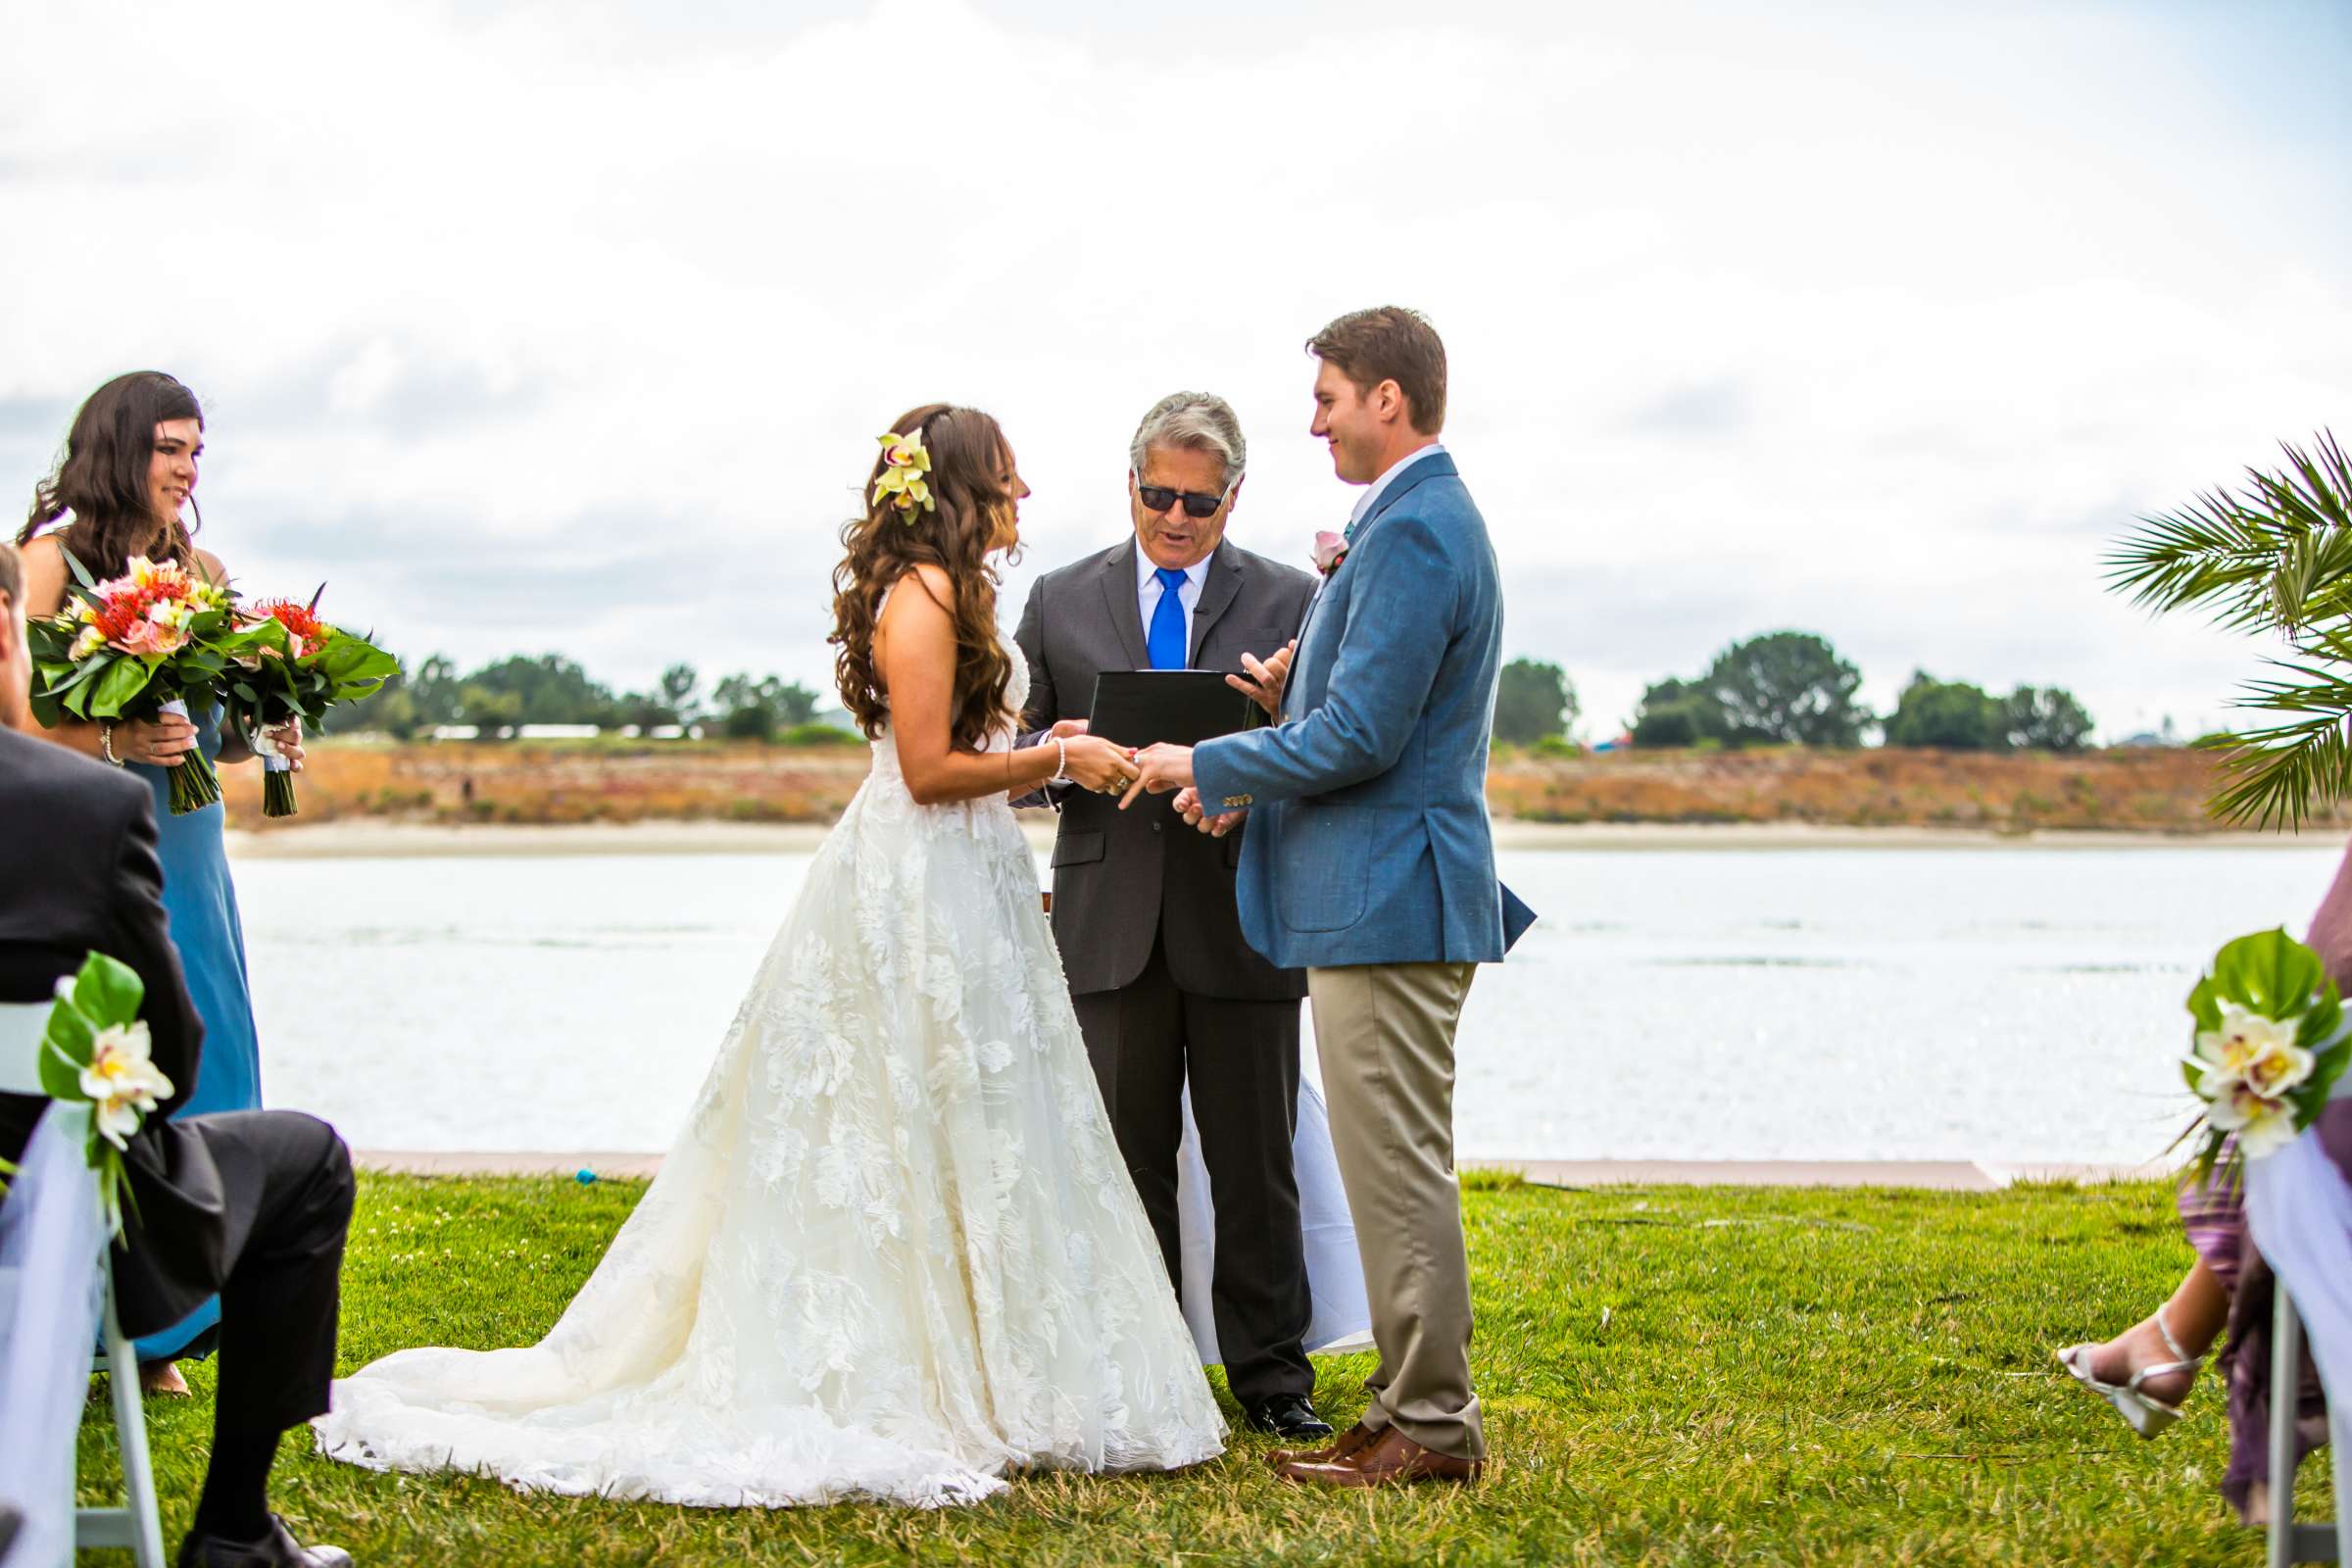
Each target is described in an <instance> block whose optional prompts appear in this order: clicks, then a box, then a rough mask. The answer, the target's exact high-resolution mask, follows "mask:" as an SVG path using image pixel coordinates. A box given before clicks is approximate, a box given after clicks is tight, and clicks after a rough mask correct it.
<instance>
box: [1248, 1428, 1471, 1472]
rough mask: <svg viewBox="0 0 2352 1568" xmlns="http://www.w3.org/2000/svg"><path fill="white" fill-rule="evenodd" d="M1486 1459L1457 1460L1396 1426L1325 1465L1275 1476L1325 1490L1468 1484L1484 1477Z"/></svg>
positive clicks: (1299, 1466)
mask: <svg viewBox="0 0 2352 1568" xmlns="http://www.w3.org/2000/svg"><path fill="white" fill-rule="evenodd" d="M1486 1468H1487V1462H1486V1461H1485V1460H1484V1459H1457V1458H1455V1457H1454V1456H1453V1455H1452V1454H1450V1453H1440V1452H1438V1451H1437V1450H1436V1449H1434V1448H1424V1447H1423V1446H1421V1445H1419V1444H1418V1443H1415V1442H1414V1441H1413V1440H1412V1439H1410V1438H1408V1437H1406V1436H1405V1435H1404V1434H1403V1433H1401V1432H1399V1431H1397V1429H1396V1428H1395V1427H1388V1428H1385V1429H1384V1430H1383V1431H1382V1432H1381V1433H1380V1434H1379V1435H1378V1436H1377V1437H1375V1438H1374V1439H1373V1440H1372V1441H1371V1442H1370V1443H1368V1444H1366V1445H1364V1446H1362V1447H1359V1448H1357V1449H1356V1450H1355V1451H1354V1452H1352V1453H1348V1454H1345V1455H1342V1456H1341V1457H1340V1458H1337V1459H1334V1460H1331V1461H1329V1462H1328V1463H1323V1464H1310V1463H1306V1462H1304V1461H1295V1462H1293V1463H1291V1464H1286V1465H1283V1466H1282V1467H1281V1468H1279V1469H1277V1470H1276V1471H1275V1472H1274V1473H1275V1474H1276V1475H1278V1476H1280V1477H1282V1479H1283V1480H1285V1481H1299V1482H1307V1483H1311V1484H1313V1485H1315V1486H1323V1487H1385V1486H1389V1485H1392V1484H1394V1485H1399V1486H1401V1485H1404V1484H1406V1483H1409V1482H1415V1481H1451V1482H1456V1483H1468V1482H1472V1481H1476V1480H1477V1479H1478V1478H1479V1477H1480V1476H1481V1475H1483V1474H1485V1472H1486Z"/></svg>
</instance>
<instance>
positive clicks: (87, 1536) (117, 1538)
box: [0, 1003, 165, 1568]
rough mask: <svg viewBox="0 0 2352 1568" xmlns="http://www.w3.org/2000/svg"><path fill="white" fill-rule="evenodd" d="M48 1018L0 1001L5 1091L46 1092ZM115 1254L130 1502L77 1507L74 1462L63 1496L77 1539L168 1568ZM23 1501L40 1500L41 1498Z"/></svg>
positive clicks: (111, 1333)
mask: <svg viewBox="0 0 2352 1568" xmlns="http://www.w3.org/2000/svg"><path fill="white" fill-rule="evenodd" d="M48 1020H49V1004H47V1003H38V1004H22V1003H0V1093H4V1094H14V1095H38V1094H42V1093H44V1091H43V1090H42V1088H41V1077H40V1052H41V1037H42V1035H43V1033H44V1032H45V1030H46V1028H47V1025H48ZM47 1114H48V1115H50V1116H61V1115H76V1116H80V1117H84V1118H86V1117H87V1116H88V1114H89V1113H88V1112H87V1111H73V1110H69V1109H68V1108H67V1107H65V1106H62V1105H59V1106H52V1107H51V1108H50V1110H49V1111H48V1113H47ZM90 1180H91V1182H92V1183H93V1184H95V1183H96V1181H97V1177H96V1176H95V1175H94V1174H93V1175H92V1176H91V1177H90ZM113 1253H114V1250H113V1248H112V1247H109V1248H108V1249H107V1260H104V1261H99V1262H98V1263H97V1266H98V1267H100V1268H103V1269H105V1271H106V1299H105V1307H104V1309H103V1317H102V1320H101V1322H102V1328H101V1333H102V1335H103V1338H104V1341H105V1347H106V1364H107V1371H108V1373H109V1376H108V1379H107V1381H108V1383H109V1384H110V1385H111V1386H112V1393H113V1396H114V1406H115V1436H116V1439H117V1441H118V1443H119V1445H120V1446H121V1447H122V1450H123V1491H124V1493H125V1494H126V1498H125V1502H126V1504H127V1505H126V1506H124V1507H120V1508H75V1507H74V1506H73V1484H72V1478H73V1468H72V1467H71V1466H68V1467H67V1471H66V1474H67V1487H66V1495H65V1496H64V1497H62V1498H60V1499H58V1502H59V1506H61V1507H62V1508H64V1509H70V1510H72V1512H73V1544H74V1545H77V1546H96V1547H108V1546H111V1547H117V1548H122V1547H127V1548H128V1549H129V1550H130V1551H131V1552H132V1553H134V1554H135V1555H136V1557H137V1559H138V1564H139V1568H164V1564H165V1559H164V1526H163V1519H162V1516H161V1515H160V1514H159V1513H158V1512H157V1510H156V1505H155V1473H154V1470H153V1469H152V1467H151V1466H150V1465H149V1463H148V1459H147V1418H146V1414H145V1412H144V1411H143V1410H142V1409H141V1408H140V1403H139V1362H138V1356H137V1354H136V1353H135V1352H134V1351H133V1350H132V1349H131V1346H130V1341H129V1340H127V1339H125V1338H123V1327H122V1324H121V1323H120V1322H119V1321H117V1319H116V1316H115V1282H114V1269H113V1267H112V1266H111V1259H112V1257H113ZM23 1500H24V1501H25V1502H27V1503H31V1504H34V1505H36V1506H37V1502H36V1500H35V1499H23ZM61 1517H62V1515H61ZM72 1563H73V1552H72V1551H71V1550H70V1549H69V1550H68V1552H67V1553H66V1557H65V1560H64V1568H72Z"/></svg>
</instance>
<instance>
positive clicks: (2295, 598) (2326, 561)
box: [2106, 430, 2352, 827]
mask: <svg viewBox="0 0 2352 1568" xmlns="http://www.w3.org/2000/svg"><path fill="white" fill-rule="evenodd" d="M2279 447H2280V450H2281V451H2282V452H2284V453H2285V455H2286V465H2285V466H2284V467H2282V468H2280V469H2278V471H2277V472H2273V473H2265V472H2263V471H2262V470H2261V469H2259V468H2248V469H2247V470H2246V486H2245V488H2244V489H2243V490H2242V491H2237V492H2233V491H2230V490H2227V489H2224V490H2217V491H2215V492H2213V493H2212V494H2210V495H2199V496H2197V497H2196V498H2195V500H2194V501H2192V502H2191V503H2190V504H2189V505H2188V506H2186V507H2183V508H2181V509H2180V511H2178V512H2170V513H2163V514H2160V515H2156V516H2153V517H2142V518H2140V519H2139V520H2140V527H2139V529H2138V530H2137V531H2136V532H2134V533H2132V534H2130V535H2128V536H2127V537H2126V538H2125V539H2124V540H2123V541H2122V542H2121V543H2120V544H2119V545H2118V546H2117V547H2116V549H2115V550H2114V551H2113V552H2112V553H2111V554H2110V555H2109V556H2108V557H2107V563H2106V564H2107V567H2108V578H2107V580H2108V584H2109V586H2110V587H2112V588H2114V589H2115V590H2116V591H2118V592H2122V593H2129V594H2131V598H2132V602H2133V603H2134V604H2137V605H2141V606H2143V607H2145V608H2146V609H2148V610H2150V611H2152V612H2153V613H2157V614H2164V613H2170V612H2173V611H2177V610H2186V609H2190V608H2192V607H2194V608H2201V609H2204V610H2206V611H2208V612H2210V613H2211V614H2212V616H2213V618H2214V620H2215V621H2216V622H2217V623H2218V624H2220V625H2222V626H2225V627H2229V628H2232V629H2236V630H2241V631H2252V632H2270V633H2272V634H2274V635H2276V636H2278V638H2280V639H2281V640H2282V641H2284V642H2285V643H2286V645H2287V646H2288V648H2289V649H2290V650H2292V655H2293V657H2292V658H2289V659H2283V660H2274V661H2272V662H2271V663H2272V666H2273V667H2274V668H2275V669H2277V670H2278V671H2279V672H2280V673H2279V676H2278V678H2274V679H2268V680H2256V681H2251V682H2248V683H2247V685H2246V687H2245V689H2244V691H2243V693H2242V695H2241V696H2240V698H2239V700H2238V706H2239V707H2241V708H2245V709H2249V710H2252V711H2256V712H2260V713H2268V714H2273V715H2276V716H2277V717H2278V719H2279V720H2280V721H2279V722H2276V723H2270V724H2264V725H2260V726H2257V727H2253V728H2247V729H2242V730H2235V731H2232V732H2230V733H2228V734H2223V735H2214V736H2209V737H2207V738H2206V739H2205V740H2202V741H2200V742H2198V743H2197V744H2198V745H2199V746H2202V747H2205V748H2207V749H2209V750H2214V751H2218V752H2220V753H2221V754H2222V784H2221V787H2220V789H2219V790H2218V791H2217V792H2216V793H2215V795H2214V798H2213V801H2212V810H2213V813H2214V814H2215V815H2216V816H2218V817H2221V818H2222V819H2223V820H2225V821H2230V822H2252V823H2255V824H2257V825H2259V826H2262V827H2273V826H2286V827H2300V826H2302V824H2303V821H2304V819H2305V818H2306V817H2308V816H2310V815H2311V814H2312V813H2313V812H2314V811H2317V810H2321V809H2326V808H2327V807H2330V806H2332V805H2334V804H2335V803H2336V802H2338V801H2341V800H2344V799H2345V798H2346V797H2347V796H2352V731H2348V730H2347V728H2346V721H2347V718H2352V460H2347V459H2346V458H2345V456H2344V449H2343V448H2342V446H2340V445H2339V444H2337V442H2336V439H2335V437H2334V435H2333V434H2332V433H2331V432H2329V431H2327V430H2322V431H2320V432H2319V433H2318V435H2317V436H2316V437H2315V438H2314V445H2313V449H2312V450H2311V451H2309V452H2305V451H2302V450H2300V449H2298V448H2296V447H2294V446H2291V445H2289V444H2287V443H2285V442H2280V443H2279Z"/></svg>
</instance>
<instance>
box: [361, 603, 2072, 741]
mask: <svg viewBox="0 0 2352 1568" xmlns="http://www.w3.org/2000/svg"><path fill="white" fill-rule="evenodd" d="M1861 684H1862V675H1861V671H1859V670H1858V669H1856V668H1855V667H1854V666H1853V665H1852V664H1851V663H1849V662H1846V661H1845V660H1844V659H1842V658H1840V657H1838V651H1837V650H1836V649H1835V648H1833V647H1832V646H1831V645H1830V643H1829V642H1828V640H1827V639H1825V638H1822V637H1819V636H1816V635H1814V634H1813V633H1811V632H1799V631H1777V632H1768V633H1765V634H1764V635H1762V636H1759V637H1751V638H1748V639H1747V640H1745V641H1743V642H1736V643H1734V644H1732V645H1731V646H1730V647H1728V648H1726V649H1724V650H1723V652H1721V653H1720V654H1718V655H1716V656H1715V659H1714V662H1712V663H1710V664H1709V665H1708V666H1707V669H1706V671H1705V672H1704V673H1702V674H1699V675H1696V676H1692V677H1690V678H1688V679H1686V678H1683V677H1681V676H1668V677H1666V678H1664V679H1661V680H1659V681H1656V682H1654V683H1652V684H1651V685H1650V686H1649V687H1648V688H1647V689H1646V690H1645V691H1643V693H1642V702H1641V705H1640V706H1639V707H1638V708H1637V709H1636V710H1635V712H1634V716H1633V720H1632V724H1631V726H1630V729H1631V734H1632V738H1633V742H1634V744H1635V745H1637V746H1648V747H1690V746H1723V747H1741V746H1784V745H1796V746H1815V747H1853V746H1860V745H1862V744H1863V743H1864V740H1865V737H1866V736H1869V735H1871V734H1873V733H1877V734H1879V735H1881V736H1883V738H1884V739H1885V741H1886V743H1887V745H1889V746H1928V747H1940V748H1943V749H1946V750H1951V751H1994V752H1998V751H2012V750H2019V751H2048V752H2074V751H2081V750H2082V749H2083V748H2084V747H2086V746H2088V745H2089V744H2090V736H2091V730H2092V724H2091V717H2090V714H2089V713H2087V712H2086V711H2083V708H2082V704H2081V703H2079V702H2077V701H2076V700H2075V698H2074V695H2073V694H2072V693H2070V692H2068V691H2066V690H2065V689H2063V688H2061V687H2057V686H2038V687H2036V686H2020V687H2018V688H2017V689H2016V690H2015V691H2013V692H2010V693H2009V694H2008V695H2006V696H1994V695H1993V694H1991V693H1988V692H1986V691H1985V689H1984V688H1982V687H1980V686H1976V685H1972V684H1970V683H1968V682H1966V681H1946V680H1938V679H1936V677H1934V676H1932V675H1930V674H1928V673H1927V672H1926V671H1924V670H1922V671H1919V672H1917V673H1915V674H1913V676H1912V677H1911V683H1910V684H1909V685H1908V686H1906V687H1904V688H1903V691H1902V695H1901V696H1900V697H1899V698H1897V699H1896V701H1895V706H1894V710H1893V711H1892V712H1889V713H1884V714H1880V713H1873V712H1872V711H1870V710H1869V709H1867V708H1866V707H1864V706H1863V705H1862V704H1861V703H1860V702H1859V701H1857V699H1856V696H1855V694H1856V692H1857V691H1859V690H1860V688H1861ZM819 702H820V698H819V697H818V695H817V694H816V693H815V692H813V691H811V690H809V688H808V687H807V686H804V685H802V684H801V683H800V682H799V681H787V680H784V679H782V678H781V677H779V676H775V675H752V674H748V673H738V674H732V675H727V676H724V677H722V678H720V679H719V680H718V681H717V682H716V683H715V684H713V685H712V686H711V687H710V688H709V690H708V692H707V693H706V691H705V689H704V687H703V683H702V676H701V674H700V673H699V672H698V671H697V670H696V669H695V667H694V666H693V665H691V664H682V663H681V664H672V665H670V666H669V667H668V668H667V669H664V670H663V671H662V675H661V678H660V679H659V680H658V681H657V682H656V683H655V685H654V687H653V689H652V690H650V691H624V692H617V693H616V692H614V691H613V689H612V688H611V687H609V686H606V685H604V684H602V683H601V682H599V681H596V680H593V679H591V678H590V677H589V675H588V672H587V671H586V670H585V669H583V668H582V667H581V666H580V665H579V664H577V663H575V662H572V661H571V660H568V659H565V658H564V657H563V656H562V655H560V654H540V655H538V656H537V657H535V658H534V657H526V656H524V655H519V654H517V655H513V656H511V657H509V658H506V659H501V660H496V661H494V662H490V663H487V664H484V665H482V666H481V667H480V668H479V669H476V670H473V671H471V672H470V673H466V674H460V673H459V672H458V668H457V666H456V665H455V664H454V663H452V662H450V661H449V660H448V659H446V658H444V657H442V656H440V655H438V654H436V655H434V656H433V657H432V658H430V659H427V660H425V661H424V662H422V663H420V664H418V665H417V666H416V667H415V668H413V669H411V670H408V671H406V672H404V673H403V674H402V675H399V676H396V677H394V678H393V679H392V680H390V681H388V682H386V683H385V685H384V688H383V689H382V690H381V691H379V692H378V693H376V695H375V696H373V697H371V698H369V699H368V700H367V701H366V702H364V703H361V704H359V705H357V708H356V710H355V711H353V712H352V713H351V714H350V715H349V716H348V717H346V718H344V719H343V720H342V721H341V722H340V723H339V724H338V726H337V727H338V728H342V729H371V730H380V731H383V732H385V733H388V734H391V735H394V736H397V737H399V738H401V739H403V740H406V739H408V738H410V737H412V736H415V735H418V734H430V733H431V732H432V731H433V730H434V729H435V728H436V727H438V726H441V725H456V724H471V725H475V726H477V727H478V728H479V729H480V730H481V731H482V732H483V733H484V734H495V733H497V732H498V731H499V730H501V729H504V728H508V727H511V726H514V725H517V724H594V725H596V726H597V727H599V728H601V729H621V728H627V727H630V726H635V727H636V728H638V729H641V730H644V729H654V728H658V727H660V726H662V725H669V724H676V725H697V724H699V725H703V726H706V727H707V728H711V729H715V730H716V731H717V732H718V733H719V734H722V735H724V736H726V737H728V738H730V739H734V740H777V739H808V738H810V736H811V733H812V726H813V728H815V729H823V728H825V726H821V725H817V724H816V713H817V706H818V703H819ZM1579 713H1580V709H1579V706H1578V702H1577V695H1576V686H1575V683H1574V682H1573V681H1572V680H1570V679H1569V676H1568V673H1567V671H1566V670H1564V669H1562V668H1561V667H1560V666H1559V665H1558V664H1553V663H1546V662H1543V661H1540V660H1533V659H1515V660H1513V661H1511V662H1509V663H1507V664H1505V665H1503V667H1502V675H1501V680H1500V682H1499V684H1498V686H1497V688H1496V690H1495V739H1496V740H1498V741H1501V742H1503V743H1505V744H1507V745H1514V746H1534V747H1541V748H1556V749H1565V748H1567V747H1568V745H1569V741H1568V734H1569V731H1570V730H1572V729H1573V728H1574V727H1575V725H1576V721H1577V718H1578V716H1579ZM829 733H830V732H829V731H828V734H829Z"/></svg>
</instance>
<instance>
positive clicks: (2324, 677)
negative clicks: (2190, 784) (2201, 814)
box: [2197, 660, 2352, 828]
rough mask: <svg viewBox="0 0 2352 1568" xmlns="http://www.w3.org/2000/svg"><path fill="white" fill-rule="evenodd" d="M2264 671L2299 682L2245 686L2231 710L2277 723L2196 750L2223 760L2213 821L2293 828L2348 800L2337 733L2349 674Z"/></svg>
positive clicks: (2347, 741) (2346, 744) (2350, 779)
mask: <svg viewBox="0 0 2352 1568" xmlns="http://www.w3.org/2000/svg"><path fill="white" fill-rule="evenodd" d="M2271 663H2272V666H2273V667H2274V668H2276V669H2278V670H2280V671H2282V672H2284V673H2285V674H2286V675H2290V676H2294V677H2299V678H2295V679H2274V680H2255V681H2249V682H2247V683H2246V686H2245V688H2244V695H2243V696H2242V697H2241V698H2240V699H2239V702H2238V706H2239V707H2241V708H2245V709H2250V710H2253V711H2258V712H2266V713H2276V714H2279V715H2281V716H2283V717H2285V722H2282V723H2276V724H2266V725H2261V726H2258V727H2254V728H2248V729H2241V730H2233V731H2230V732H2229V733H2228V734H2222V735H2211V736H2207V737H2206V738H2205V739H2203V740H2201V741H2199V742H2198V743H2197V744H2198V745H2199V746H2201V747H2204V748H2207V749H2209V750H2214V751H2219V752H2221V753H2222V754H2223V756H2222V775H2223V782H2222V786H2221V788H2220V789H2219V790H2217V791H2216V792H2215V794H2214V798H2213V801H2212V808H2211V809H2212V811H2213V814H2214V815H2215V816H2218V817H2220V818H2221V819H2222V820H2224V821H2226V822H2236V823H2241V824H2243V823H2251V824H2252V825H2254V826H2257V827H2263V828H2269V827H2279V826H2282V827H2289V828H2300V827H2301V826H2302V825H2303V821H2304V819H2305V818H2306V817H2308V816H2310V815H2311V814H2312V813H2313V812H2314V811H2315V810H2318V809H2324V808H2325V807H2327V806H2328V805H2330V804H2332V803H2334V802H2336V801H2340V800H2342V799H2344V798H2345V797H2346V796H2347V795H2348V794H2352V733H2348V732H2347V730H2346V728H2345V715H2346V714H2347V713H2352V666H2345V667H2338V668H2333V669H2330V668H2326V667H2323V666H2321V665H2316V664H2304V663H2297V662H2291V661H2286V660H2274V661H2271ZM2290 715H2291V716H2290Z"/></svg>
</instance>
